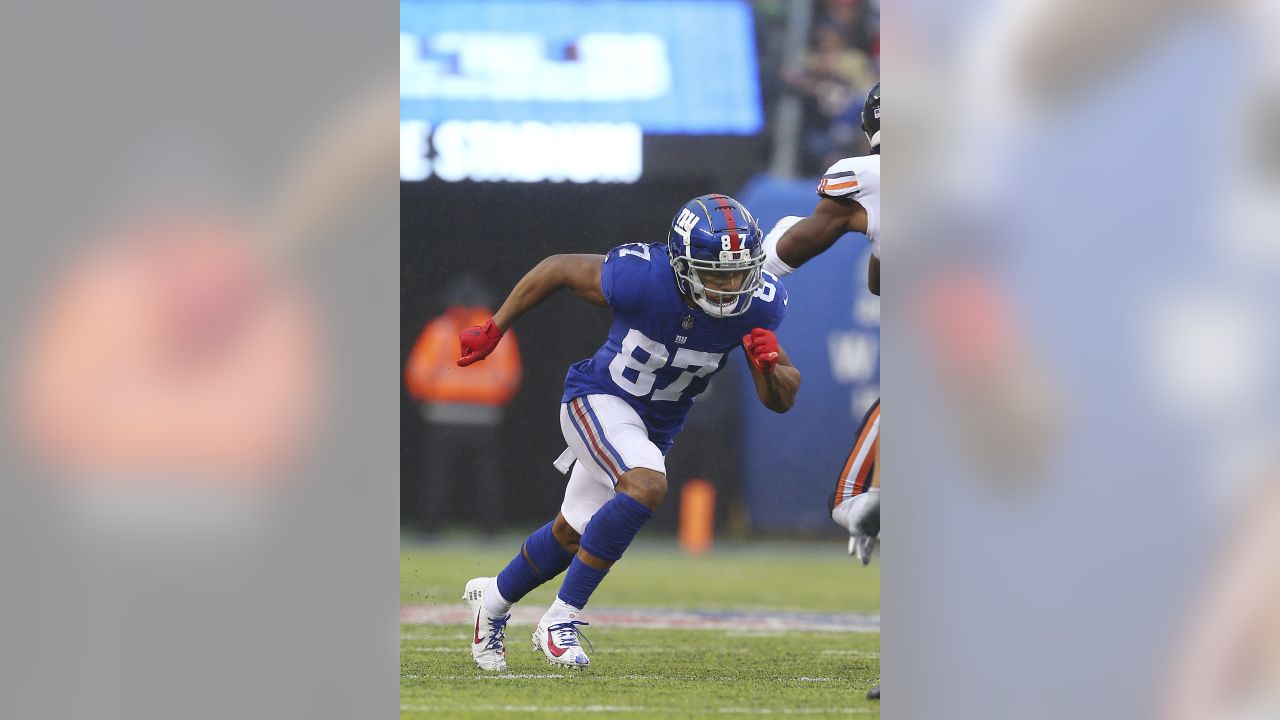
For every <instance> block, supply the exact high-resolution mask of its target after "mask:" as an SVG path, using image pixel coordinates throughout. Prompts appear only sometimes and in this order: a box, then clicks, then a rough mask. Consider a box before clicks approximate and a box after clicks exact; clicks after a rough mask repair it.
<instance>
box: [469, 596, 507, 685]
mask: <svg viewBox="0 0 1280 720" xmlns="http://www.w3.org/2000/svg"><path fill="white" fill-rule="evenodd" d="M491 580H493V578H487V577H478V578H472V579H471V580H470V581H469V582H467V589H466V591H465V592H463V594H462V599H463V600H465V601H466V603H467V607H469V608H471V613H472V615H473V616H474V617H475V634H474V635H472V637H471V658H472V659H473V660H475V661H476V667H478V668H480V669H481V670H497V671H502V670H506V669H507V647H506V645H505V644H504V643H503V640H505V639H506V631H507V621H508V620H510V619H511V614H510V613H508V614H506V615H501V616H499V615H494V614H492V613H490V612H488V611H487V610H485V609H484V602H482V601H483V599H484V589H485V588H486V587H488V586H489V582H490V581H491Z"/></svg>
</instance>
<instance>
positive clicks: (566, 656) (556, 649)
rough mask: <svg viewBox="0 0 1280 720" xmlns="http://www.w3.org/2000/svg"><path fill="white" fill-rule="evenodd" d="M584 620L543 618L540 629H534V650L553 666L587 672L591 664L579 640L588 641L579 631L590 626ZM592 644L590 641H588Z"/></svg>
mask: <svg viewBox="0 0 1280 720" xmlns="http://www.w3.org/2000/svg"><path fill="white" fill-rule="evenodd" d="M590 624H591V623H588V622H585V621H583V620H576V619H573V618H569V619H566V620H559V619H558V620H547V619H546V618H543V619H542V620H541V621H540V622H539V623H538V627H536V628H534V629H533V649H534V651H535V652H536V651H538V650H541V651H542V654H543V655H544V656H545V657H546V658H547V662H549V663H551V664H552V665H559V666H561V667H568V668H573V669H575V670H585V669H586V668H587V666H588V665H590V664H591V660H589V659H588V658H587V653H586V651H585V650H583V649H582V645H581V644H580V643H579V642H578V638H579V637H581V638H582V639H584V640H585V639H586V637H587V636H586V635H583V634H582V631H581V630H579V629H578V626H579V625H590ZM588 642H590V641H588Z"/></svg>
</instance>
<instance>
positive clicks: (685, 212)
mask: <svg viewBox="0 0 1280 720" xmlns="http://www.w3.org/2000/svg"><path fill="white" fill-rule="evenodd" d="M697 224H698V216H697V215H695V214H694V213H693V211H692V210H690V209H689V208H681V209H680V217H678V218H676V232H677V233H679V234H680V237H682V238H684V244H685V245H688V244H689V233H691V232H693V228H694V227H695V226H697Z"/></svg>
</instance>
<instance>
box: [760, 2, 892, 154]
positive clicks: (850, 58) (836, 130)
mask: <svg viewBox="0 0 1280 720" xmlns="http://www.w3.org/2000/svg"><path fill="white" fill-rule="evenodd" d="M752 4H753V6H754V8H755V15H756V31H757V32H756V38H757V42H758V45H759V58H760V88H761V91H762V95H763V99H764V103H765V111H766V114H767V117H768V118H769V119H770V121H771V122H773V121H774V119H775V118H776V115H777V109H778V106H779V104H780V102H781V101H782V99H783V98H784V97H786V96H788V95H790V96H793V97H796V98H798V99H799V100H800V102H801V107H802V109H803V121H802V124H801V127H802V131H801V138H802V143H801V145H800V158H799V163H798V168H797V169H798V172H797V174H798V175H800V176H805V177H810V176H812V177H816V176H817V175H820V174H821V173H822V171H823V170H825V169H827V168H828V167H830V166H831V164H832V163H834V162H835V161H836V160H839V159H840V158H845V157H849V156H851V155H865V154H866V153H867V151H868V148H867V140H866V138H865V137H863V135H862V131H861V130H860V129H859V123H860V120H859V113H860V111H861V110H862V101H863V100H864V99H865V98H866V95H867V91H868V90H870V89H871V87H872V86H873V85H875V84H876V83H877V82H879V81H880V3H879V0H821V2H817V3H815V4H814V6H813V12H812V14H811V17H810V23H809V30H808V42H807V44H806V47H805V50H804V53H803V55H802V57H801V58H799V62H795V63H788V57H787V55H788V52H787V45H786V38H787V33H786V25H787V22H788V18H789V13H790V12H792V11H793V10H794V8H795V6H796V5H797V4H796V3H790V2H785V1H784V0H754V2H753V3H752Z"/></svg>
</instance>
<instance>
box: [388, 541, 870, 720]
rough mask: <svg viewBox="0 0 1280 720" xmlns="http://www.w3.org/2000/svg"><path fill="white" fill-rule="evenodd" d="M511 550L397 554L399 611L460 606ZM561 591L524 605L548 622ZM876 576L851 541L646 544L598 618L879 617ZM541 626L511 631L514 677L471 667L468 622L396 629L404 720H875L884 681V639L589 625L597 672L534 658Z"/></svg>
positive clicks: (534, 596) (469, 547) (599, 596)
mask: <svg viewBox="0 0 1280 720" xmlns="http://www.w3.org/2000/svg"><path fill="white" fill-rule="evenodd" d="M520 539H521V538H518V537H511V538H508V539H504V540H503V541H501V542H483V543H481V542H463V541H456V540H451V541H447V542H436V543H415V542H413V541H410V540H406V541H405V542H404V543H403V544H402V549H401V556H400V601H401V604H402V606H426V607H427V608H460V607H462V601H461V597H462V588H463V585H464V584H465V583H466V581H467V580H468V579H470V578H472V577H475V576H478V575H493V574H495V573H496V572H497V571H498V570H500V569H501V568H502V567H503V566H504V565H505V564H506V563H507V561H508V560H510V558H511V556H512V554H513V553H514V552H515V550H516V549H517V548H518V547H519V542H520ZM558 587H559V582H558V581H553V582H551V583H548V584H547V585H545V586H543V587H541V588H539V589H538V590H536V591H534V592H533V593H531V594H530V595H529V596H528V597H527V598H525V599H524V600H523V601H522V602H521V603H520V607H532V608H533V609H536V611H538V612H541V610H542V609H543V608H545V607H546V606H547V605H548V604H550V602H551V600H552V598H553V597H554V595H555V591H556V589H557V588H558ZM879 595H880V581H879V569H878V566H876V565H873V566H872V567H870V568H864V567H861V566H860V565H858V563H857V562H856V561H854V560H853V559H851V558H849V557H848V556H847V555H845V553H844V548H843V546H842V543H840V542H838V541H836V542H830V543H748V544H736V545H728V544H721V545H720V546H718V547H717V549H716V550H714V551H713V552H711V553H709V554H707V555H705V556H703V557H699V558H690V557H687V556H685V555H683V554H682V553H680V552H679V550H678V549H677V548H676V546H675V545H674V543H671V542H669V541H663V540H661V539H658V540H652V539H644V540H642V541H641V542H638V543H637V544H636V546H635V547H633V548H632V549H631V550H630V551H628V553H627V556H626V557H625V558H624V559H623V560H622V561H621V562H620V563H619V564H618V565H617V566H616V567H615V568H614V571H613V572H611V573H610V575H609V577H608V579H607V580H606V581H605V582H604V583H603V584H602V585H601V586H600V589H599V590H598V591H597V592H596V594H595V595H594V596H593V597H592V600H591V605H590V606H589V607H588V608H587V612H586V615H587V619H588V620H591V619H592V612H593V611H601V610H618V609H627V610H634V611H640V610H653V611H660V610H668V611H670V610H692V611H747V612H750V613H753V615H751V617H756V615H754V614H755V613H762V612H764V613H766V614H765V615H764V617H768V616H769V614H768V611H773V613H776V615H777V616H784V615H786V614H788V613H838V614H842V615H845V614H850V613H868V614H876V613H879V609H880V604H879ZM531 630H532V625H531V624H528V623H517V622H515V621H513V622H512V624H511V625H510V626H509V627H508V629H507V648H508V649H507V662H508V665H509V670H508V671H507V672H506V673H486V672H482V671H480V670H478V669H476V668H475V666H474V665H473V664H472V662H471V654H470V652H469V650H468V648H469V646H470V644H469V642H468V641H469V639H470V631H471V626H470V625H469V624H462V623H459V624H418V623H407V622H406V623H402V624H401V626H400V668H401V670H400V674H401V679H400V703H401V705H400V707H401V717H403V718H494V717H505V718H550V717H560V716H563V715H566V714H569V715H574V716H578V715H582V714H588V715H607V716H609V717H615V718H681V717H704V716H708V715H710V716H717V717H747V716H750V717H754V716H758V715H793V714H798V715H804V716H806V717H843V716H848V715H856V716H858V717H879V705H878V703H874V702H868V701H867V700H865V699H864V698H863V696H864V694H865V693H866V691H867V689H868V688H869V687H871V686H872V685H874V684H875V683H876V682H877V681H878V679H879V672H880V670H879V668H880V656H879V648H880V635H879V633H878V632H812V631H797V630H777V629H768V628H762V629H756V628H741V629H732V630H726V629H685V628H681V629H674V628H671V629H648V628H637V627H617V626H613V627H611V626H609V625H608V624H606V623H603V622H597V623H593V624H592V625H591V626H590V627H589V628H587V635H588V636H589V637H590V639H591V641H592V642H593V643H594V650H589V654H590V656H591V667H590V668H589V669H588V670H586V671H584V672H575V671H564V670H560V669H558V668H555V667H552V666H549V665H548V664H547V662H546V661H545V660H544V659H543V658H542V655H541V653H534V652H533V651H531V650H530V644H529V633H530V632H531Z"/></svg>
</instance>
